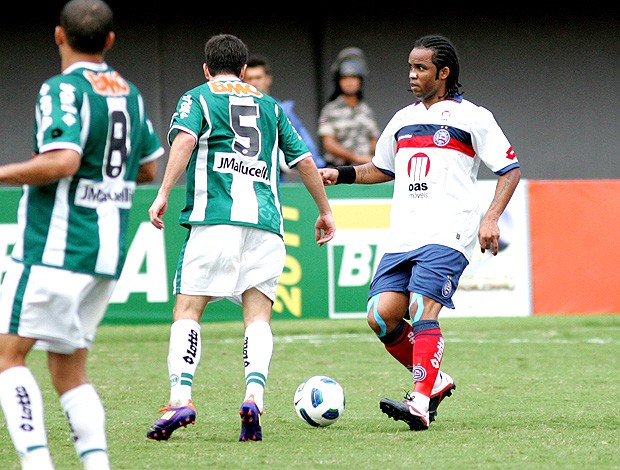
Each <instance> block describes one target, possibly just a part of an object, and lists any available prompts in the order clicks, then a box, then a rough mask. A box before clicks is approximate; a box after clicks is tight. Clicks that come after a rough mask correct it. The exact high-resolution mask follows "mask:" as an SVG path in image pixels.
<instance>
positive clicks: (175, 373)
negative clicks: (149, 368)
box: [168, 320, 202, 406]
mask: <svg viewBox="0 0 620 470" xmlns="http://www.w3.org/2000/svg"><path fill="white" fill-rule="evenodd" d="M201 343H202V341H201V337H200V323H198V322H195V321H194V320H177V321H175V322H174V323H173V324H172V326H171V327H170V344H169V346H168V377H169V379H170V404H171V405H172V406H183V405H186V404H187V402H188V401H189V400H191V398H192V386H193V384H194V374H195V373H196V368H197V367H198V363H199V362H200V355H201V352H202V344H201Z"/></svg>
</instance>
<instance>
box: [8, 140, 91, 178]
mask: <svg viewBox="0 0 620 470" xmlns="http://www.w3.org/2000/svg"><path fill="white" fill-rule="evenodd" d="M80 162H81V158H80V154H79V153H78V152H76V151H75V150H69V149H62V150H52V151H50V152H45V153H41V154H39V155H35V156H34V157H33V158H31V159H30V160H27V161H23V162H19V163H9V164H8V165H3V166H1V167H0V183H3V184H7V185H12V186H21V185H22V184H30V185H35V186H38V185H42V184H48V183H53V182H55V181H58V180H59V179H62V178H66V177H67V176H72V175H74V174H75V172H76V171H78V169H79V168H80Z"/></svg>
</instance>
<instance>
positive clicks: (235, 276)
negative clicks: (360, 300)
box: [147, 34, 335, 441]
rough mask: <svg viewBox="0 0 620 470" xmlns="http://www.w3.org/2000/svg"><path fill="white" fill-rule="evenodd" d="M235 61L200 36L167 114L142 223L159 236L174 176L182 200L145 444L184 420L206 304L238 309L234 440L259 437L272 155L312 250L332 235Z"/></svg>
mask: <svg viewBox="0 0 620 470" xmlns="http://www.w3.org/2000/svg"><path fill="white" fill-rule="evenodd" d="M247 59H248V50H247V47H246V46H245V44H244V43H243V42H242V41H241V40H240V39H239V38H237V37H235V36H232V35H229V34H220V35H216V36H213V37H212V38H210V39H209V40H208V41H207V43H206V45H205V63H204V65H203V69H204V74H205V77H206V78H207V82H206V83H204V84H202V85H199V86H198V87H196V88H194V89H192V90H189V91H188V92H186V93H185V94H183V96H182V97H181V98H180V100H179V102H178V105H177V109H176V112H175V113H174V115H173V117H172V121H171V125H170V130H169V133H168V141H169V143H170V145H171V147H170V155H169V160H168V164H167V166H166V171H165V174H164V177H163V180H162V184H161V187H160V189H159V191H158V194H157V196H156V198H155V200H154V201H153V204H152V205H151V207H150V209H149V215H150V218H151V222H152V223H153V225H154V226H155V227H157V228H159V229H162V228H164V223H163V220H162V217H163V215H164V213H165V212H166V209H167V208H168V197H169V195H170V191H171V190H172V188H173V187H174V185H175V184H176V183H177V181H178V180H179V178H180V177H181V175H182V174H183V173H185V174H186V194H185V202H186V203H185V207H184V208H183V210H182V211H181V214H180V217H179V221H180V223H181V225H183V226H184V227H186V228H187V229H188V234H187V238H186V240H185V243H184V245H183V247H182V249H181V254H180V256H179V262H178V264H177V270H176V275H175V279H174V283H173V284H174V285H173V292H174V294H175V295H176V300H175V305H174V310H173V323H172V326H171V329H170V345H169V352H168V373H169V379H170V398H169V402H168V405H167V406H165V407H164V408H162V409H161V410H160V411H161V412H163V415H162V416H161V417H160V418H159V419H158V420H157V421H155V423H154V424H153V425H152V426H151V427H150V429H149V430H148V432H147V437H148V438H149V439H154V440H167V439H169V438H170V435H171V433H172V432H173V431H174V430H176V429H178V428H179V427H181V426H184V427H186V426H187V425H188V424H190V423H194V422H195V420H196V408H195V406H194V403H193V402H192V384H193V378H194V374H195V372H196V368H197V366H198V363H199V361H200V356H201V336H200V326H201V325H200V321H201V319H202V315H203V312H204V310H205V308H206V306H207V304H208V303H209V302H214V301H218V300H221V299H228V300H230V301H232V302H234V303H236V304H239V305H241V306H242V310H243V322H244V326H245V338H244V343H243V357H242V358H241V360H242V361H243V364H244V368H245V369H244V370H245V379H246V389H245V396H244V400H243V404H242V405H241V409H240V411H239V413H240V415H241V422H242V424H241V435H240V437H239V440H240V441H260V440H262V429H261V426H260V424H259V416H260V415H261V414H262V413H263V403H264V389H265V384H266V381H267V376H268V373H269V364H270V361H271V356H272V352H273V336H272V332H271V309H272V305H273V302H274V300H275V298H276V287H277V284H278V279H279V277H280V275H281V274H282V271H283V269H284V259H285V256H286V250H285V246H284V240H283V236H284V224H283V217H282V208H281V201H280V190H279V181H280V166H279V165H280V163H279V162H280V160H279V155H278V154H279V152H280V150H281V151H282V152H283V153H284V158H285V161H286V164H287V165H288V166H289V167H296V168H297V170H298V171H299V172H300V177H301V180H302V182H303V184H304V185H305V186H306V188H307V190H308V191H309V192H310V194H311V196H312V198H313V199H314V202H315V203H316V206H317V208H318V212H319V215H318V218H317V220H316V223H315V238H316V242H317V244H318V245H319V246H322V245H323V244H325V243H326V242H328V241H329V240H331V239H332V238H333V236H334V232H335V224H334V219H333V216H332V212H331V208H330V205H329V202H328V200H327V196H326V193H325V189H324V187H323V183H322V180H321V178H320V176H319V173H318V170H317V167H316V164H315V163H314V160H313V158H312V154H311V153H310V152H309V151H308V148H307V146H306V144H305V143H304V142H303V140H302V139H301V137H300V136H299V134H298V133H297V131H296V130H295V128H294V127H293V126H292V125H291V123H290V121H289V119H288V118H287V116H286V114H285V113H284V111H283V110H282V107H281V106H280V105H279V104H278V102H277V101H276V100H275V99H274V98H272V97H271V96H268V95H266V94H264V93H263V92H261V91H260V90H258V89H257V88H255V87H254V86H252V85H250V84H248V83H245V82H243V81H242V78H243V76H244V73H245V69H246V62H247Z"/></svg>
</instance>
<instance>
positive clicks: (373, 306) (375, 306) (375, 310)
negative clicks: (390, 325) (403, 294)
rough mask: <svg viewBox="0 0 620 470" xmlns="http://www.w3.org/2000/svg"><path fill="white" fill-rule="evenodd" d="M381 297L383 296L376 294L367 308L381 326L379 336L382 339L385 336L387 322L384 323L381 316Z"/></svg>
mask: <svg viewBox="0 0 620 470" xmlns="http://www.w3.org/2000/svg"><path fill="white" fill-rule="evenodd" d="M380 295H381V294H376V295H373V296H372V297H371V298H370V300H369V301H368V306H367V307H366V310H368V311H372V315H373V317H374V318H375V321H376V322H377V324H378V325H379V328H381V331H379V334H378V335H377V336H378V337H380V338H381V337H383V336H385V333H386V329H387V326H386V325H385V321H383V318H381V316H379V296H380Z"/></svg>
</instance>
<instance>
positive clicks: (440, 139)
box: [433, 128, 450, 147]
mask: <svg viewBox="0 0 620 470" xmlns="http://www.w3.org/2000/svg"><path fill="white" fill-rule="evenodd" d="M433 142H435V145H436V146H437V147H445V146H446V145H448V142H450V133H449V132H448V130H447V129H444V128H441V129H438V130H437V132H435V135H433Z"/></svg>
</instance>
